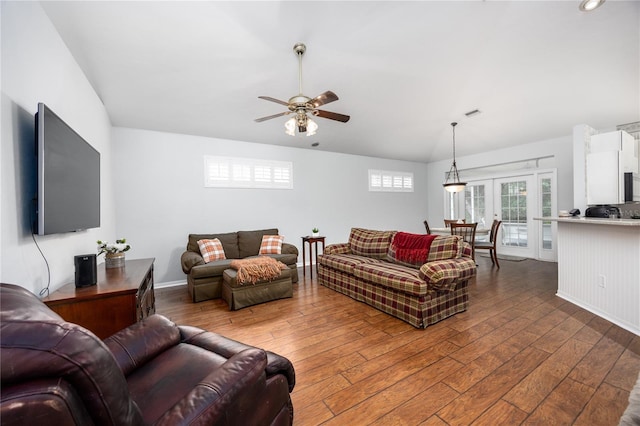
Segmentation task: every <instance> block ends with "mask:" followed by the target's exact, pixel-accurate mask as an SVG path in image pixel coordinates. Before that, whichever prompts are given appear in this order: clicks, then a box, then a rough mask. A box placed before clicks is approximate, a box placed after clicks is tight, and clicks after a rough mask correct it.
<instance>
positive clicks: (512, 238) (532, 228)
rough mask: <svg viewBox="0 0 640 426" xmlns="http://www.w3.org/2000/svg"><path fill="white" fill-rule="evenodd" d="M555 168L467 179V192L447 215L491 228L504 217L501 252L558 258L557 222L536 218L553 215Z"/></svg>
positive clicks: (452, 203)
mask: <svg viewBox="0 0 640 426" xmlns="http://www.w3.org/2000/svg"><path fill="white" fill-rule="evenodd" d="M555 176H556V172H555V171H542V172H534V173H531V174H528V175H523V176H509V177H496V178H492V179H483V180H471V179H469V180H468V183H467V186H466V188H465V191H464V192H461V193H459V194H455V196H456V197H457V198H456V199H454V198H452V199H451V200H449V201H450V202H449V203H448V206H449V208H448V209H447V210H448V211H449V212H448V216H449V217H451V218H465V219H466V221H467V222H477V223H478V228H487V229H488V228H490V227H491V224H492V222H493V219H498V220H502V225H501V226H500V231H499V233H498V241H497V245H498V252H499V253H501V254H505V255H512V256H520V257H530V258H534V259H541V260H550V261H555V260H556V259H557V252H556V224H555V223H554V222H550V221H539V220H533V218H534V217H544V216H553V215H554V212H555V211H557V210H556V181H555Z"/></svg>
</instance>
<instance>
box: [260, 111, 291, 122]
mask: <svg viewBox="0 0 640 426" xmlns="http://www.w3.org/2000/svg"><path fill="white" fill-rule="evenodd" d="M290 113H291V111H285V112H280V113H278V114H273V115H269V116H267V117H261V118H256V119H255V120H253V121H255V122H257V123H262V122H263V121H267V120H271V119H272V118H276V117H282V116H283V115H287V114H290Z"/></svg>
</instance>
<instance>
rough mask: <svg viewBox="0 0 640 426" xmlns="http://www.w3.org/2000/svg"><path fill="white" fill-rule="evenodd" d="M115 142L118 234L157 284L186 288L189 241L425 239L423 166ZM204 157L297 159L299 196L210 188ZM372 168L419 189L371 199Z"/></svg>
mask: <svg viewBox="0 0 640 426" xmlns="http://www.w3.org/2000/svg"><path fill="white" fill-rule="evenodd" d="M112 135H113V154H114V165H115V170H116V172H115V176H114V182H115V188H116V206H117V208H116V223H117V234H118V237H119V238H120V237H124V238H127V241H128V242H129V243H130V244H131V245H132V249H131V251H130V252H129V254H128V256H129V257H132V258H133V257H135V258H142V257H155V258H156V263H155V266H156V268H155V274H156V282H158V283H159V284H160V285H162V284H163V283H171V282H174V281H184V280H185V275H184V274H183V272H182V270H181V269H180V255H181V254H182V252H183V251H184V249H185V247H186V245H187V236H188V234H190V233H216V232H231V231H237V230H252V229H263V228H270V227H276V228H278V229H279V231H280V234H282V235H284V236H285V241H287V242H289V243H292V244H295V245H296V246H297V247H298V249H299V250H300V252H302V245H301V238H300V237H301V236H304V235H309V234H310V233H311V229H312V228H313V227H314V226H317V227H318V228H319V229H320V233H321V234H322V235H324V236H326V237H327V239H326V242H327V244H329V243H336V242H346V241H347V239H348V236H349V231H350V229H351V227H354V226H359V227H368V228H372V229H400V230H404V231H408V232H416V233H420V232H424V227H423V225H422V221H423V220H424V216H425V213H426V206H427V195H426V165H425V164H423V163H412V162H406V161H395V160H384V159H379V158H373V157H362V156H354V155H345V154H335V153H328V152H323V151H316V150H311V149H297V148H285V147H278V146H270V145H264V144H256V143H249V142H239V141H230V140H222V139H213V138H204V137H197V136H188V135H178V134H168V133H159V132H152V131H146V130H134V129H125V128H114V129H113V132H112ZM284 137H287V136H285V135H284V134H283V138H284ZM204 155H221V156H237V157H247V158H260V159H271V160H283V161H292V162H293V177H294V189H293V190H257V189H220V188H205V187H204ZM370 168H373V169H382V170H394V171H406V172H413V173H414V178H415V191H414V192H413V193H380V192H369V191H368V169H370ZM298 260H299V262H301V261H302V257H301V256H300V257H299V259H298Z"/></svg>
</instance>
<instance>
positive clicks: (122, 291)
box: [42, 259, 156, 339]
mask: <svg viewBox="0 0 640 426" xmlns="http://www.w3.org/2000/svg"><path fill="white" fill-rule="evenodd" d="M154 260H155V259H136V260H127V261H126V262H125V266H124V267H123V268H109V269H106V268H105V267H104V263H101V264H100V265H98V283H97V284H96V285H94V286H90V287H82V288H76V286H75V283H69V284H65V285H64V286H62V287H61V288H59V289H58V290H56V291H54V292H53V293H51V294H50V295H49V296H47V297H45V298H44V299H42V301H43V302H44V303H46V304H47V306H49V308H51V310H53V311H54V312H56V313H57V314H58V315H60V316H61V317H62V318H64V319H65V321H69V322H72V323H75V324H78V325H81V326H83V327H85V328H87V329H89V330H91V331H92V332H93V333H95V335H96V336H98V337H99V338H101V339H104V338H106V337H109V336H111V335H112V334H113V333H115V332H117V331H120V330H122V329H123V328H125V327H128V326H130V325H131V324H134V323H135V322H137V321H140V320H141V319H143V318H146V317H147V316H149V315H151V314H153V313H155V311H156V307H155V295H154V290H153V262H154Z"/></svg>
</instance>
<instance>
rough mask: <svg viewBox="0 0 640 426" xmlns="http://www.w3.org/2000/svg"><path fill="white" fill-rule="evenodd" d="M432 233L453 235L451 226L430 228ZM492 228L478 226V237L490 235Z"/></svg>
mask: <svg viewBox="0 0 640 426" xmlns="http://www.w3.org/2000/svg"><path fill="white" fill-rule="evenodd" d="M430 230H431V233H432V234H438V235H451V228H430ZM489 232H491V229H489V228H476V237H479V236H486V235H489Z"/></svg>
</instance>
